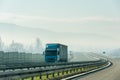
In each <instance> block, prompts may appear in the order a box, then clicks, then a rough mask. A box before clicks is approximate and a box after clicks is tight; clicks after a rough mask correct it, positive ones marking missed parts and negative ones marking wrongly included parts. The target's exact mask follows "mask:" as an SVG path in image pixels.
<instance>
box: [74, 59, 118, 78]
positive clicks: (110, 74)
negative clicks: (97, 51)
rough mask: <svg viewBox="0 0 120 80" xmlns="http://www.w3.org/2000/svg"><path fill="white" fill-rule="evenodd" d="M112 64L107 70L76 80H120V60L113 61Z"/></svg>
mask: <svg viewBox="0 0 120 80" xmlns="http://www.w3.org/2000/svg"><path fill="white" fill-rule="evenodd" d="M112 62H113V65H112V66H111V67H109V68H107V69H104V70H101V71H98V72H95V73H92V74H89V75H87V76H83V77H79V78H76V79H74V80H120V59H113V60H112Z"/></svg>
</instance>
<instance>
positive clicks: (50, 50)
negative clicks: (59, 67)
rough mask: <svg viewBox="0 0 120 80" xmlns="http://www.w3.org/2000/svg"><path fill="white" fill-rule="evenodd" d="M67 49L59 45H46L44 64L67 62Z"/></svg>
mask: <svg viewBox="0 0 120 80" xmlns="http://www.w3.org/2000/svg"><path fill="white" fill-rule="evenodd" d="M67 61H68V47H67V46H66V45H63V44H59V43H49V44H46V48H45V62H67Z"/></svg>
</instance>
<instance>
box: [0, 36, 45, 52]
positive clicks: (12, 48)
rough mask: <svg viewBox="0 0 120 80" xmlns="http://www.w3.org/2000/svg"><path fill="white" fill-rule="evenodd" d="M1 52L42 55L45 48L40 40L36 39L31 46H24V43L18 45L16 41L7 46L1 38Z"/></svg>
mask: <svg viewBox="0 0 120 80" xmlns="http://www.w3.org/2000/svg"><path fill="white" fill-rule="evenodd" d="M0 51H4V52H26V53H42V52H43V46H42V43H41V41H40V39H39V38H36V40H35V41H34V43H31V44H29V45H24V44H22V43H18V42H16V41H14V40H12V41H11V43H10V44H9V45H6V44H5V43H4V41H2V38H0Z"/></svg>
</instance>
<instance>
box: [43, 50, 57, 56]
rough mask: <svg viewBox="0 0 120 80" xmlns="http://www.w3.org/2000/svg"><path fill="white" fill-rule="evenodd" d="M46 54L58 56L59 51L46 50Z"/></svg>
mask: <svg viewBox="0 0 120 80" xmlns="http://www.w3.org/2000/svg"><path fill="white" fill-rule="evenodd" d="M45 55H46V56H56V55H57V51H46V53H45Z"/></svg>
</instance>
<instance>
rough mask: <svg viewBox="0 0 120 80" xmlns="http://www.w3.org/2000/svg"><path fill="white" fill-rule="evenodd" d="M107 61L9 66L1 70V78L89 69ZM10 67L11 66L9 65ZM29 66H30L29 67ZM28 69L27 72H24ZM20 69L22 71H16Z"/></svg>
mask: <svg viewBox="0 0 120 80" xmlns="http://www.w3.org/2000/svg"><path fill="white" fill-rule="evenodd" d="M106 62H107V61H106V60H98V61H85V62H68V63H65V62H62V63H40V64H34V65H33V64H31V65H29V64H26V65H21V66H18V65H20V64H16V65H17V66H18V67H16V66H9V67H7V68H1V70H4V71H3V72H0V78H3V77H11V76H18V75H28V74H35V73H40V74H42V73H49V72H52V71H56V70H65V69H73V68H77V67H87V66H94V65H95V66H99V65H102V64H105V63H106ZM9 65H10V64H9ZM28 65H29V66H28ZM25 68H26V70H24V69H25ZM8 69H11V70H12V71H8V72H7V71H6V70H8ZM16 69H20V70H16Z"/></svg>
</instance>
